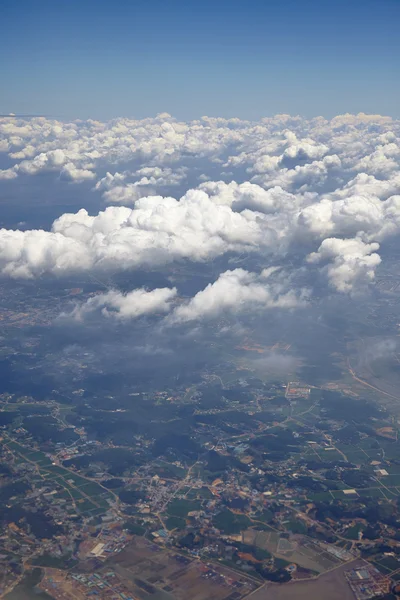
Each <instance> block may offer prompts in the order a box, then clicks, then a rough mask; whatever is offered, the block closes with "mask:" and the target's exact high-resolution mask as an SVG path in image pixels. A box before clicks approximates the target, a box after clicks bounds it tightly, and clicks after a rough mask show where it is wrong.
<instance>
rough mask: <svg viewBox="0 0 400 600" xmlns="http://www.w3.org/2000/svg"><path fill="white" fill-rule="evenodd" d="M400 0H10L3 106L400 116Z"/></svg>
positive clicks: (41, 110)
mask: <svg viewBox="0 0 400 600" xmlns="http://www.w3.org/2000/svg"><path fill="white" fill-rule="evenodd" d="M399 22H400V2H399V1H398V0H362V1H360V0H347V1H346V2H345V1H343V0H338V1H336V2H328V1H326V0H319V1H317V0H303V1H301V0H283V1H279V2H278V1H271V0H240V1H239V0H230V1H228V0H202V1H201V2H200V1H198V0H190V1H188V0H186V1H184V0H168V1H165V0H164V1H162V0H131V1H129V2H127V1H126V0H113V1H112V2H111V1H105V0H96V1H93V0H79V1H77V0H69V1H68V2H54V0H49V1H48V0H36V1H35V2H33V1H32V0H3V2H2V19H1V25H0V52H1V55H2V56H3V57H6V60H3V61H1V62H2V64H1V66H0V81H1V88H2V93H1V95H0V113H1V114H8V113H10V112H12V113H16V114H25V115H26V114H35V115H45V116H49V117H56V118H58V119H75V118H82V119H86V118H89V117H90V118H96V119H102V120H106V119H111V118H115V117H121V116H126V117H130V118H144V117H147V116H154V115H156V114H157V113H161V112H165V111H167V112H169V113H171V114H172V115H173V116H175V117H176V118H178V119H184V120H189V119H195V118H200V117H201V116H203V115H208V116H223V117H227V118H231V117H239V118H242V119H259V118H261V117H263V116H272V115H274V114H280V113H288V114H293V115H297V114H300V115H302V116H305V117H307V118H309V117H313V116H317V115H322V116H324V117H328V118H330V117H332V116H334V115H337V114H343V113H353V114H356V113H358V112H364V113H378V114H384V115H389V116H392V117H399V116H400V108H399V106H400V105H399V102H398V99H399V96H400V76H399V75H400V72H399V71H400V68H399V64H400V61H399V59H400V37H399V35H398V24H399Z"/></svg>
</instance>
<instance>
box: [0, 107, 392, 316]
mask: <svg viewBox="0 0 400 600" xmlns="http://www.w3.org/2000/svg"><path fill="white" fill-rule="evenodd" d="M399 139H400V122H399V121H395V120H393V119H390V118H388V117H381V116H379V115H365V114H362V113H361V114H359V115H339V116H337V117H335V118H333V119H331V120H327V119H324V118H322V117H317V118H315V119H309V120H307V119H303V118H301V117H292V116H290V115H276V116H275V117H271V118H265V119H262V120H261V121H258V122H251V121H243V120H240V119H223V118H211V117H202V118H201V119H198V120H195V121H191V122H187V123H186V122H180V121H177V120H175V119H174V118H173V117H171V115H169V114H167V113H162V114H160V115H157V116H156V117H155V118H148V119H142V120H132V119H114V120H112V121H109V122H105V123H103V122H100V121H95V120H91V119H89V120H87V121H73V122H61V121H58V120H54V119H46V118H43V117H40V118H33V119H29V120H27V119H20V118H18V117H12V118H7V119H0V151H1V152H4V153H6V155H5V156H6V160H5V161H4V162H2V167H3V168H2V170H0V180H1V183H0V185H4V186H6V185H7V186H13V185H15V180H16V179H17V178H18V177H22V178H30V177H35V176H36V175H37V174H39V173H41V172H45V173H47V177H46V178H44V179H46V180H47V179H48V178H52V177H53V178H54V179H57V180H58V181H59V185H62V184H64V183H65V185H68V184H71V183H74V184H76V185H75V188H74V189H77V187H76V186H78V185H79V184H81V183H83V182H85V181H86V182H88V181H91V182H92V187H93V190H94V195H95V196H96V198H98V202H99V206H100V205H102V203H103V202H105V203H108V204H112V205H116V206H111V207H108V208H106V209H105V210H103V211H100V212H98V213H97V214H94V215H93V216H92V215H89V213H88V212H87V210H86V209H84V208H83V209H82V210H79V211H78V212H76V213H71V214H68V213H66V214H63V215H61V216H60V217H59V218H58V219H56V221H55V222H54V223H53V226H52V228H51V229H50V230H46V231H45V230H29V229H28V230H26V231H18V230H7V229H3V230H1V232H0V273H2V274H3V276H11V277H14V278H18V277H28V278H29V277H30V278H33V277H39V276H42V275H45V274H53V275H54V274H56V275H60V276H62V275H65V274H68V273H72V272H84V271H89V270H91V269H96V270H112V271H114V272H118V271H124V270H128V269H138V268H140V269H143V268H159V267H162V266H164V265H168V264H171V263H173V262H175V261H194V262H207V261H211V260H214V259H216V258H218V257H223V256H224V255H226V256H228V255H229V257H230V260H233V261H235V260H239V259H238V257H239V256H241V255H242V254H247V253H250V254H251V255H252V256H253V257H254V259H255V260H256V261H257V263H256V264H257V268H258V269H259V270H262V269H263V268H268V267H269V266H270V265H272V264H275V262H279V264H284V265H285V268H286V271H287V272H288V273H289V274H290V265H293V264H294V263H296V265H297V267H296V268H297V269H298V268H299V266H300V267H301V268H302V269H303V270H305V271H307V269H308V270H310V272H314V271H313V270H314V269H315V268H318V269H320V270H321V272H322V273H323V274H324V275H325V276H326V277H327V278H328V281H329V283H330V286H331V288H332V289H335V290H337V291H340V292H352V291H354V290H355V289H356V288H357V287H358V286H365V285H366V284H368V282H372V281H373V278H374V275H375V272H376V270H377V268H378V267H379V263H380V260H381V259H380V256H379V254H378V251H379V244H380V245H383V244H384V243H385V241H386V240H387V239H388V238H389V237H390V236H395V235H396V234H398V232H399V230H400V168H399V162H400V143H399ZM194 182H195V183H194ZM200 182H202V183H200ZM193 186H195V187H193ZM100 196H101V199H100V198H99V197H100ZM172 196H174V197H172ZM96 211H97V209H96ZM96 211H95V212H96ZM235 257H236V258H235ZM230 264H231V263H230ZM238 264H240V263H238ZM235 266H237V265H235ZM224 268H226V267H224ZM252 270H253V267H251V269H250V271H252ZM294 270H296V269H294ZM250 271H247V273H248V274H247V275H246V276H244V275H243V274H242V275H241V276H240V277H239V276H238V275H236V276H233V275H231V276H229V277H228V276H226V277H225V278H224V277H223V276H222V275H221V278H222V279H221V281H219V279H218V280H217V281H216V282H215V283H214V284H212V285H211V287H210V289H209V290H208V288H206V289H205V290H203V292H199V293H201V294H203V295H202V296H200V300H201V302H202V303H203V304H204V307H205V306H206V305H207V303H209V306H210V307H212V302H211V300H210V299H211V298H213V297H216V295H217V294H218V292H219V290H220V289H223V288H224V286H228V283H229V285H231V286H232V290H233V291H232V293H233V292H235V293H237V294H238V296H237V298H239V300H240V299H241V300H240V301H242V300H243V303H244V304H249V303H250V304H251V302H250V299H248V298H247V296H246V294H247V293H248V289H252V290H253V292H254V294H253V297H254V299H256V298H258V293H259V294H260V297H261V298H263V301H265V303H266V304H267V305H268V303H269V302H270V303H271V305H273V301H274V299H276V298H281V296H282V297H285V294H286V293H289V292H288V291H286V292H282V291H280V290H278V289H277V288H276V285H277V283H276V281H275V282H273V281H272V280H270V281H269V283H268V285H266V284H265V282H262V281H261V280H260V276H258V275H255V274H254V273H251V272H250ZM235 272H236V271H232V273H235ZM234 281H235V283H234ZM213 286H214V287H213ZM271 286H272V287H271ZM274 286H275V287H274ZM229 289H230V288H229ZM261 290H262V291H261ZM267 291H268V292H269V293H270V294H271V295H270V296H268V297H267V296H266V295H265V294H266V293H267ZM281 292H282V293H281ZM233 297H234V294H233ZM296 297H297V296H296ZM200 300H196V296H195V298H193V304H192V305H189V304H184V305H182V306H181V307H179V310H180V309H182V310H181V315H184V314H186V315H187V317H186V318H189V317H188V315H189V314H190V311H191V310H193V311H194V312H193V314H195V313H196V311H197V313H198V314H199V315H200V314H201V311H200V308H199V307H198V304H197V303H198V302H200ZM226 302H228V300H226ZM254 302H255V304H257V302H256V301H254ZM218 303H220V302H219V301H218ZM238 304H240V302H239V303H238ZM259 304H262V302H261V301H260V303H259ZM207 310H208V312H207ZM207 310H206V309H205V308H204V311H205V312H204V315H206V314H211V313H212V308H209V309H207ZM229 310H233V309H232V307H229ZM176 311H177V312H176V314H179V313H178V308H177V309H176ZM185 311H186V313H185ZM181 318H182V319H183V318H184V317H183V316H181Z"/></svg>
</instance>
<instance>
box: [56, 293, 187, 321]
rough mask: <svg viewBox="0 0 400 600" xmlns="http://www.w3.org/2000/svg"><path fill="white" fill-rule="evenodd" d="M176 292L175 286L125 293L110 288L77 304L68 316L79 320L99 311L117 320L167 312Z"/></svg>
mask: <svg viewBox="0 0 400 600" xmlns="http://www.w3.org/2000/svg"><path fill="white" fill-rule="evenodd" d="M176 294H177V290H176V288H156V289H154V290H152V291H148V290H145V289H143V288H142V289H136V290H133V291H132V292H128V293H126V294H123V293H121V292H119V291H118V290H110V291H108V292H106V293H104V294H98V295H96V296H94V297H92V298H89V300H87V301H86V302H85V303H84V304H78V305H77V306H76V307H75V308H74V309H73V311H72V312H71V314H70V315H68V316H70V317H72V318H73V319H75V320H77V321H81V320H83V319H84V318H85V317H87V316H88V315H91V314H93V313H98V312H101V314H102V315H103V316H105V317H113V318H115V319H119V320H127V319H137V318H138V317H141V316H143V315H150V314H153V313H165V312H168V311H169V309H170V304H171V302H172V301H173V300H174V298H175V297H176ZM64 316H66V315H64Z"/></svg>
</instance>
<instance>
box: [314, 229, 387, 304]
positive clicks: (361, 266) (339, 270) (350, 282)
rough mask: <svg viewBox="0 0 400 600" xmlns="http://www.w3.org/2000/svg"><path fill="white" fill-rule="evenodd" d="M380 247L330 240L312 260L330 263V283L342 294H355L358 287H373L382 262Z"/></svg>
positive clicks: (358, 239) (351, 241) (325, 242)
mask: <svg viewBox="0 0 400 600" xmlns="http://www.w3.org/2000/svg"><path fill="white" fill-rule="evenodd" d="M378 249H379V244H377V243H372V244H366V243H364V242H363V241H362V240H361V239H360V238H355V239H348V240H342V239H338V238H326V239H325V240H324V241H323V242H322V243H321V245H320V247H319V248H318V251H317V252H313V253H312V254H310V255H309V256H308V261H309V262H310V263H320V262H322V263H324V262H325V263H326V262H327V263H328V264H327V265H326V266H325V267H324V270H325V272H326V274H327V277H328V280H329V283H330V285H331V286H332V287H334V288H335V289H336V290H338V291H339V292H351V291H352V290H353V288H354V286H355V285H356V284H358V285H361V286H362V285H365V284H368V283H371V281H373V279H374V277H375V269H376V267H377V266H378V265H379V264H380V262H381V258H380V256H379V254H377V253H376V250H378Z"/></svg>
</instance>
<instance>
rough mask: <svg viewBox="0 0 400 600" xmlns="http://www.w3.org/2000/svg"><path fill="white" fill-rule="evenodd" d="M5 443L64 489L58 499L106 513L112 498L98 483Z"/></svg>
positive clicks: (40, 454)
mask: <svg viewBox="0 0 400 600" xmlns="http://www.w3.org/2000/svg"><path fill="white" fill-rule="evenodd" d="M6 443H7V446H8V447H9V448H10V450H11V451H12V452H13V453H15V457H16V459H17V460H19V461H21V462H22V461H24V460H26V461H29V462H32V463H35V464H36V465H37V468H38V471H39V473H40V476H41V477H40V479H41V480H42V481H43V479H45V480H47V481H49V482H50V481H51V482H52V483H54V484H55V485H59V486H61V487H62V488H64V489H63V490H62V491H61V490H58V494H57V495H58V497H60V498H65V499H66V500H69V501H71V502H76V507H77V509H78V510H79V511H80V512H81V513H83V514H104V512H106V510H107V509H108V507H109V503H108V502H107V500H108V499H111V498H112V497H113V496H112V494H111V493H110V492H109V491H108V490H106V489H105V488H103V487H102V486H100V485H99V484H98V483H96V482H95V481H90V480H88V479H86V478H85V477H81V476H80V475H78V474H76V473H73V472H71V471H69V470H68V469H65V468H64V467H61V466H59V465H53V464H52V463H51V460H50V459H49V458H48V457H47V456H46V455H45V454H44V453H43V452H40V451H39V450H34V451H33V450H31V449H29V448H25V447H24V446H22V445H21V444H18V443H17V442H14V441H12V440H10V441H8V440H7V442H6ZM191 510H194V509H191Z"/></svg>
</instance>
